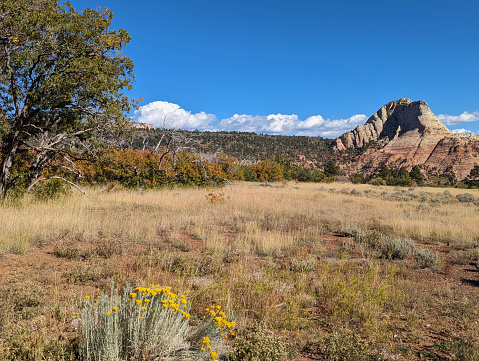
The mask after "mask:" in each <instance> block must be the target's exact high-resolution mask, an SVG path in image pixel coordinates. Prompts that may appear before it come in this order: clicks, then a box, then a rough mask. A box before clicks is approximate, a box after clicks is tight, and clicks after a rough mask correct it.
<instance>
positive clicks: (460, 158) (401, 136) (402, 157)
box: [335, 98, 479, 180]
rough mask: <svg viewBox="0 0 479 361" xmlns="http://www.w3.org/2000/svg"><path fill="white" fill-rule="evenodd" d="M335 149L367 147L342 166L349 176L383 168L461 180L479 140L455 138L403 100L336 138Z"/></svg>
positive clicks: (478, 156) (419, 104)
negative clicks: (447, 175) (415, 169)
mask: <svg viewBox="0 0 479 361" xmlns="http://www.w3.org/2000/svg"><path fill="white" fill-rule="evenodd" d="M335 148H336V150H337V151H339V152H341V151H344V150H347V149H366V150H365V152H364V153H362V154H361V155H359V156H357V157H355V158H354V159H353V160H352V161H351V162H349V163H347V164H344V165H343V166H344V169H345V170H346V171H347V172H348V173H353V172H365V173H370V172H372V171H374V170H376V169H378V168H379V167H380V166H382V165H383V164H387V165H394V166H397V167H407V168H408V169H410V168H412V167H413V166H414V165H418V166H420V167H421V168H423V169H424V170H425V171H427V172H432V173H437V174H443V173H446V172H447V173H450V174H452V175H454V176H455V177H456V178H457V179H459V180H462V179H464V178H465V177H466V176H467V175H469V173H470V171H471V169H472V168H474V165H476V164H479V137H478V136H475V135H473V134H466V135H458V134H454V133H452V132H451V131H450V130H449V129H448V128H446V126H444V124H442V123H441V122H440V121H439V120H438V119H437V117H436V116H435V115H434V113H433V112H432V111H431V109H429V107H428V105H427V103H426V102H424V101H421V100H420V101H415V102H413V101H411V100H410V99H406V98H402V99H399V100H395V101H392V102H390V103H388V104H386V105H383V106H382V107H381V108H380V109H379V110H378V111H377V112H376V113H375V114H374V115H373V116H371V117H370V118H369V119H368V120H367V122H366V123H365V124H364V125H359V126H358V127H356V128H355V129H353V130H351V131H349V132H347V133H344V134H343V135H341V136H340V137H339V138H337V139H336V146H335Z"/></svg>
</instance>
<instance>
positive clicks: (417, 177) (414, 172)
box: [409, 165, 424, 186]
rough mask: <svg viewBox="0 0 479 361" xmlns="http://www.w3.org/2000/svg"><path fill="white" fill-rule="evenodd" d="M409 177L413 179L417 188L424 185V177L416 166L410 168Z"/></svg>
mask: <svg viewBox="0 0 479 361" xmlns="http://www.w3.org/2000/svg"><path fill="white" fill-rule="evenodd" d="M409 176H410V177H411V179H413V180H414V181H415V182H416V184H417V185H418V186H422V185H423V183H424V177H423V175H422V173H421V170H420V169H419V167H418V166H417V165H415V166H414V167H412V169H411V172H409Z"/></svg>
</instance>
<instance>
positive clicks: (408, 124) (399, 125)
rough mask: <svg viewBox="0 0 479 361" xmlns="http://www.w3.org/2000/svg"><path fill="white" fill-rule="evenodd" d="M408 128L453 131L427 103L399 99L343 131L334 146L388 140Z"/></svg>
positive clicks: (359, 144)
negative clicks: (353, 127)
mask: <svg viewBox="0 0 479 361" xmlns="http://www.w3.org/2000/svg"><path fill="white" fill-rule="evenodd" d="M409 131H415V132H418V133H423V132H428V133H435V134H443V135H446V134H452V133H451V131H450V130H449V129H447V128H446V127H445V126H444V125H443V124H442V123H441V122H440V121H439V120H438V119H437V117H436V116H435V115H434V113H433V112H432V111H431V109H429V107H428V105H427V103H426V102H424V101H422V100H419V101H414V102H413V101H411V99H408V98H401V99H399V100H394V101H392V102H389V103H388V104H385V105H383V106H382V107H381V108H380V109H379V110H378V111H377V112H376V113H374V114H373V115H372V116H371V117H370V118H369V119H368V120H367V122H366V123H365V124H364V125H359V126H358V127H356V128H355V129H353V130H351V131H350V132H347V133H344V134H343V135H342V136H341V137H339V138H338V139H337V140H336V144H337V149H338V150H344V149H346V148H360V147H363V146H365V145H367V144H368V143H370V142H373V141H378V140H382V139H384V140H385V141H386V142H387V141H391V140H393V139H395V138H397V137H398V136H401V135H402V134H405V133H407V132H409Z"/></svg>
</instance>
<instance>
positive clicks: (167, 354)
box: [79, 284, 235, 361]
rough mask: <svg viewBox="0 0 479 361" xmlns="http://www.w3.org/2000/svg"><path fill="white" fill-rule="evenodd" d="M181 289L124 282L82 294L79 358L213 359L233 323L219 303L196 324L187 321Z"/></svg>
mask: <svg viewBox="0 0 479 361" xmlns="http://www.w3.org/2000/svg"><path fill="white" fill-rule="evenodd" d="M190 307H191V305H190V303H189V302H188V300H187V298H186V295H185V294H182V293H178V294H175V293H172V292H171V290H170V288H169V287H161V288H160V287H159V286H158V285H157V286H156V287H155V286H154V285H151V286H150V287H149V288H144V287H137V288H136V289H135V290H133V289H132V288H131V287H129V286H127V287H125V289H124V291H123V296H121V295H119V294H118V291H117V290H116V289H114V287H113V284H112V286H111V294H110V296H108V295H106V294H104V293H103V294H101V295H100V296H99V298H95V299H94V300H92V299H91V298H90V296H86V297H85V301H84V305H83V308H82V310H81V313H80V314H79V316H80V324H81V327H80V329H81V330H80V332H81V342H80V349H79V352H80V358H81V359H82V360H98V361H99V360H101V361H104V360H111V361H113V360H157V359H161V360H164V359H168V360H184V359H187V358H190V359H195V360H205V359H216V358H218V356H219V355H218V353H217V352H216V351H215V350H217V349H216V347H218V346H220V344H221V343H222V341H223V340H224V339H225V337H227V335H228V334H230V333H231V334H234V331H233V330H232V329H233V327H234V326H235V324H234V323H233V322H229V321H227V320H226V315H225V313H224V312H222V311H221V306H219V305H218V306H211V307H210V308H207V309H206V314H205V317H203V319H202V321H201V322H200V323H199V324H198V325H197V326H194V327H193V326H190V324H189V319H190Z"/></svg>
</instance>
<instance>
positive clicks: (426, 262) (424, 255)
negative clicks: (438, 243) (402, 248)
mask: <svg viewBox="0 0 479 361" xmlns="http://www.w3.org/2000/svg"><path fill="white" fill-rule="evenodd" d="M414 258H415V259H416V262H417V263H418V265H419V267H420V268H431V267H433V266H435V265H436V264H437V255H435V254H434V253H432V252H430V251H429V250H428V249H427V248H426V249H421V250H420V251H418V252H417V253H416V255H415V256H414Z"/></svg>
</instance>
